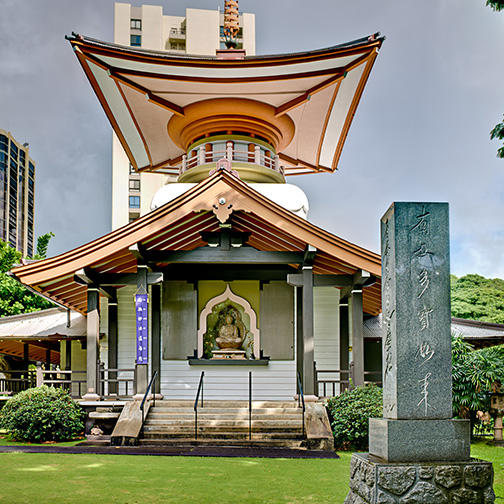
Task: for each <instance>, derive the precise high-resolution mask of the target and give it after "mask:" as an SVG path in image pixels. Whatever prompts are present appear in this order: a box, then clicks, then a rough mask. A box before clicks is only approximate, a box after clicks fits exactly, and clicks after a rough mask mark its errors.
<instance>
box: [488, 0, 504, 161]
mask: <svg viewBox="0 0 504 504" xmlns="http://www.w3.org/2000/svg"><path fill="white" fill-rule="evenodd" d="M499 9H504V3H503V4H502V5H501V7H500V8H499ZM490 139H491V140H493V139H497V140H504V121H502V122H501V123H499V124H497V126H495V128H494V129H493V130H492V131H490ZM497 157H498V158H503V159H504V146H503V147H501V148H500V149H498V150H497Z"/></svg>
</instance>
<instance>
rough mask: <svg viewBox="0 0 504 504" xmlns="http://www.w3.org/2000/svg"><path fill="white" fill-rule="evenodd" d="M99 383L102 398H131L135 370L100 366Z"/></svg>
mask: <svg viewBox="0 0 504 504" xmlns="http://www.w3.org/2000/svg"><path fill="white" fill-rule="evenodd" d="M99 382H100V395H102V396H117V397H131V396H132V395H133V394H134V388H135V370H134V369H133V368H105V367H103V366H100V372H99Z"/></svg>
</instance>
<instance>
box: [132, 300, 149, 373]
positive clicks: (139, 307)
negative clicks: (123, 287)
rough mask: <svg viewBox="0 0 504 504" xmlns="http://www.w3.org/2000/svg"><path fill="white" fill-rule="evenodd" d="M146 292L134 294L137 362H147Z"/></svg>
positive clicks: (147, 323)
mask: <svg viewBox="0 0 504 504" xmlns="http://www.w3.org/2000/svg"><path fill="white" fill-rule="evenodd" d="M147 297H148V295H147V294H136V295H135V306H136V334H137V359H136V363H137V364H147V363H148V354H147V349H148V337H149V318H148V311H147Z"/></svg>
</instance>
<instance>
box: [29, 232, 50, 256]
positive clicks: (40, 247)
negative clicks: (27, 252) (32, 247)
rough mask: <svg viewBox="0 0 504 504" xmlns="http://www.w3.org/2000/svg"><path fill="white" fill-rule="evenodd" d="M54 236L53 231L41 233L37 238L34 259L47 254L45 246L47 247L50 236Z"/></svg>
mask: <svg viewBox="0 0 504 504" xmlns="http://www.w3.org/2000/svg"><path fill="white" fill-rule="evenodd" d="M53 237H54V233H53V232H51V231H50V232H49V233H46V234H43V235H41V236H39V237H38V238H37V254H36V255H35V257H34V259H45V258H46V256H47V247H49V242H50V241H51V238H53Z"/></svg>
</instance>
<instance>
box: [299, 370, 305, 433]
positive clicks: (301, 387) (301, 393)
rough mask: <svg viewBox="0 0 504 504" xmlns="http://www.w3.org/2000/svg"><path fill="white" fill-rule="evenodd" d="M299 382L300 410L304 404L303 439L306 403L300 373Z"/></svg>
mask: <svg viewBox="0 0 504 504" xmlns="http://www.w3.org/2000/svg"><path fill="white" fill-rule="evenodd" d="M297 380H298V389H299V392H298V408H299V407H300V406H301V403H302V404H303V438H304V437H305V419H304V417H305V411H306V408H305V402H304V393H303V384H302V383H301V373H300V372H299V371H298V374H297Z"/></svg>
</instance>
